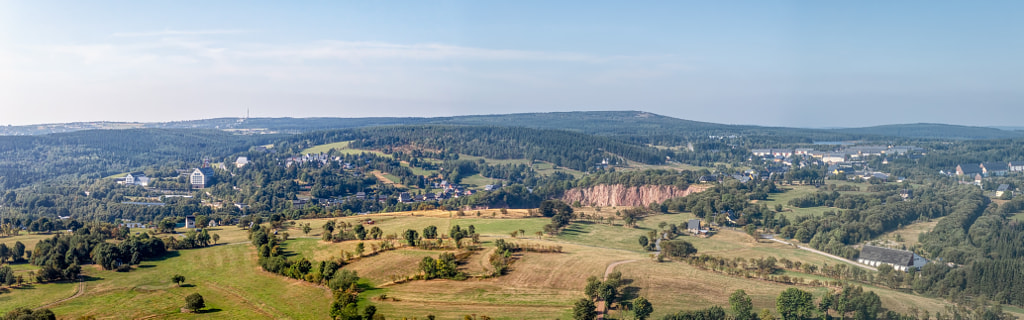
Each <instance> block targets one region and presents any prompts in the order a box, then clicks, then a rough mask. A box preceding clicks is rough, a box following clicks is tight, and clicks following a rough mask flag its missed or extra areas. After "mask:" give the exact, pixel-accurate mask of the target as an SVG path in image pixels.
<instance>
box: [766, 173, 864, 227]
mask: <svg viewBox="0 0 1024 320" xmlns="http://www.w3.org/2000/svg"><path fill="white" fill-rule="evenodd" d="M828 183H829V184H836V185H853V186H857V187H860V188H861V190H862V191H840V192H839V193H841V194H858V193H867V192H866V191H863V190H866V189H867V186H868V185H867V184H864V183H855V182H849V181H829V182H828ZM779 188H780V189H782V190H784V192H780V193H772V194H769V195H768V200H765V201H758V202H757V203H764V204H767V205H768V208H770V209H773V210H774V209H775V205H776V204H781V205H782V214H783V215H785V216H786V217H787V218H789V219H793V218H796V217H797V216H802V215H812V216H819V215H821V214H823V213H824V212H826V211H839V210H840V209H837V208H831V207H810V208H797V207H794V206H791V205H789V201H790V200H793V199H795V198H799V197H803V196H807V195H811V194H814V193H817V192H819V191H824V190H825V189H818V188H815V187H814V186H802V185H792V186H790V185H786V186H780V187H779Z"/></svg>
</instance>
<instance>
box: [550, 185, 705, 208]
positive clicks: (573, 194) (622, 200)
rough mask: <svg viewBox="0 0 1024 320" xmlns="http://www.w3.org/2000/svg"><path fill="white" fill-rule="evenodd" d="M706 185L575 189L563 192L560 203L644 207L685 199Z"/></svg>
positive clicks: (600, 186) (609, 186) (607, 186)
mask: <svg viewBox="0 0 1024 320" xmlns="http://www.w3.org/2000/svg"><path fill="white" fill-rule="evenodd" d="M707 187H708V186H706V185H690V187H689V188H686V189H681V188H678V187H676V186H641V187H627V186H623V185H605V184H602V185H596V186H593V187H590V188H582V189H580V188H576V189H570V190H567V191H565V194H564V195H562V201H565V202H566V203H574V202H576V201H579V202H580V203H581V204H583V205H594V206H603V207H604V206H646V205H649V204H651V203H652V202H658V203H661V202H664V201H665V200H668V199H672V198H678V197H685V196H687V195H689V194H691V193H695V192H701V191H704V190H705V189H707Z"/></svg>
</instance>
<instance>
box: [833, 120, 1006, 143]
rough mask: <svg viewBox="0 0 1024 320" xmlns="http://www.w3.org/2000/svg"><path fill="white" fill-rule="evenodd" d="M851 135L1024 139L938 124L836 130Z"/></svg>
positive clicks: (1000, 132)
mask: <svg viewBox="0 0 1024 320" xmlns="http://www.w3.org/2000/svg"><path fill="white" fill-rule="evenodd" d="M833 131H836V132H842V133H849V134H873V135H880V136H887V137H900V138H919V139H963V140H985V139H1008V138H1021V137H1024V132H1021V131H1008V130H1001V129H996V128H987V127H970V126H958V125H950V124H938V123H915V124H893V125H884V126H874V127H864V128H847V129H835V130H833Z"/></svg>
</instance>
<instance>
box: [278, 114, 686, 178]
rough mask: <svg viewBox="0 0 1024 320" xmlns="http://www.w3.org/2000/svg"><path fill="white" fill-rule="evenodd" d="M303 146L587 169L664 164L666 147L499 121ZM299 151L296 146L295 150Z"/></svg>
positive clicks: (366, 131)
mask: <svg viewBox="0 0 1024 320" xmlns="http://www.w3.org/2000/svg"><path fill="white" fill-rule="evenodd" d="M292 140H293V141H295V142H296V143H298V145H294V146H295V147H300V148H301V147H309V146H314V145H318V144H324V143H332V142H339V141H352V142H351V144H350V146H351V147H355V148H368V149H385V150H387V149H399V150H401V149H402V148H405V147H412V149H416V150H425V151H426V152H435V153H438V155H437V157H440V158H452V157H453V156H455V155H457V154H467V155H472V156H480V157H487V158H491V159H530V160H542V161H547V162H551V163H554V164H556V165H559V166H565V167H569V168H572V169H575V170H580V171H587V170H588V169H590V167H591V166H593V165H594V164H596V163H600V162H601V161H602V160H605V159H608V160H610V161H613V162H614V161H615V158H617V157H621V158H625V159H628V160H632V161H636V162H641V163H646V164H662V163H665V159H666V156H672V155H673V154H672V153H671V152H670V151H667V150H659V149H656V148H653V147H647V146H642V145H635V144H630V143H627V142H624V141H620V140H618V139H612V138H608V137H601V136H595V135H588V134H583V133H577V132H571V131H564V130H548V129H532V128H521V127H498V126H456V125H425V126H392V127H374V128H362V129H348V130H336V131H321V132H313V133H309V134H304V135H299V136H296V137H295V138H293V139H292ZM296 150H297V149H296Z"/></svg>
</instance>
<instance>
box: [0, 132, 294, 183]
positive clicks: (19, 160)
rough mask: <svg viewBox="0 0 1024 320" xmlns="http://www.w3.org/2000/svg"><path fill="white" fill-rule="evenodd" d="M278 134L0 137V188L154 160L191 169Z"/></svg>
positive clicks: (108, 171) (90, 175)
mask: <svg viewBox="0 0 1024 320" xmlns="http://www.w3.org/2000/svg"><path fill="white" fill-rule="evenodd" d="M280 138H281V136H273V135H261V136H240V135H234V134H231V133H228V132H224V131H219V130H180V129H179V130H167V129H131V130H87V131H79V132H73V133H60V134H51V135H41V136H28V137H11V136H7V137H4V136H0V189H3V188H17V187H20V186H23V185H27V184H31V183H34V182H39V181H48V180H52V179H55V178H64V179H83V178H84V179H95V178H100V177H104V176H107V175H111V174H115V173H122V172H127V171H130V170H136V169H139V168H143V167H148V166H152V165H155V164H168V163H180V164H181V167H195V166H198V165H199V164H201V161H202V159H203V158H204V157H220V156H224V155H227V154H232V153H237V152H243V151H246V150H248V149H249V148H250V147H251V146H253V145H258V144H266V143H271V141H273V140H276V139H280Z"/></svg>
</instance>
